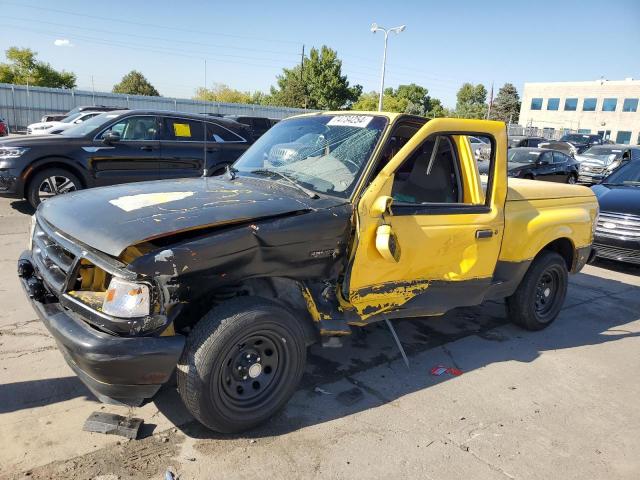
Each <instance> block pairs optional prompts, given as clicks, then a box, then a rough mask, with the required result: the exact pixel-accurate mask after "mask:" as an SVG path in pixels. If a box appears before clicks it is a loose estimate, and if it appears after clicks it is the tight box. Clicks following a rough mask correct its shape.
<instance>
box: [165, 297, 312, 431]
mask: <svg viewBox="0 0 640 480" xmlns="http://www.w3.org/2000/svg"><path fill="white" fill-rule="evenodd" d="M305 361H306V344H305V336H304V331H303V328H302V325H301V324H300V322H299V321H298V320H296V318H294V317H293V315H292V314H291V313H290V312H289V311H288V310H287V309H285V308H283V307H282V306H280V305H278V304H276V303H273V302H271V301H269V300H266V299H258V298H255V297H254V298H251V297H243V298H237V299H234V300H230V301H228V302H226V303H224V304H222V305H220V306H217V307H215V308H213V309H212V310H211V311H210V312H209V313H207V314H206V315H205V316H204V317H203V318H202V319H201V320H200V322H198V324H197V325H196V326H195V328H194V329H193V331H192V332H191V333H190V334H189V337H188V338H187V344H186V347H185V350H184V352H183V354H182V357H181V358H180V361H179V363H178V367H177V381H178V391H179V393H180V397H182V401H183V402H184V404H185V406H186V407H187V409H188V410H189V412H191V414H192V415H193V416H194V417H195V418H196V419H197V420H198V421H199V422H200V423H202V424H203V425H205V426H206V427H208V428H210V429H211V430H215V431H217V432H222V433H235V432H241V431H244V430H248V429H250V428H253V427H255V426H257V425H260V424H261V423H263V422H264V421H266V420H267V419H269V418H270V417H271V416H272V415H273V414H274V413H276V412H277V411H278V410H279V409H280V408H282V407H283V406H284V405H285V403H286V402H287V401H288V400H289V398H290V397H291V395H293V393H294V392H295V389H296V387H297V385H298V383H299V381H300V378H301V376H302V372H303V370H304V365H305Z"/></svg>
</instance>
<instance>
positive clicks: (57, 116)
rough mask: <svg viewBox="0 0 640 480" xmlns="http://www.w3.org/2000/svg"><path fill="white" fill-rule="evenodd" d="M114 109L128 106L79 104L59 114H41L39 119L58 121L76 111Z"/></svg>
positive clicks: (124, 108)
mask: <svg viewBox="0 0 640 480" xmlns="http://www.w3.org/2000/svg"><path fill="white" fill-rule="evenodd" d="M115 110H128V108H126V107H109V106H107V105H81V106H79V107H75V108H73V109H71V110H69V111H68V112H67V113H61V114H54V113H50V114H47V115H43V116H42V119H40V121H41V122H43V123H44V122H59V121H61V120H63V119H65V118H66V117H68V116H69V115H73V114H74V113H78V112H85V111H91V112H112V111H115Z"/></svg>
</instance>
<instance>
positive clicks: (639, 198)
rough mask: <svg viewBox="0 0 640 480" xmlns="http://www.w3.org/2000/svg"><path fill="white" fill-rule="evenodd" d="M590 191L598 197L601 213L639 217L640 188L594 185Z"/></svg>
mask: <svg viewBox="0 0 640 480" xmlns="http://www.w3.org/2000/svg"><path fill="white" fill-rule="evenodd" d="M591 189H592V190H593V193H595V194H596V197H598V203H599V204H600V211H601V212H615V213H626V214H631V215H640V186H631V185H595V186H593V187H591Z"/></svg>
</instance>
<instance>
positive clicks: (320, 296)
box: [18, 112, 598, 432]
mask: <svg viewBox="0 0 640 480" xmlns="http://www.w3.org/2000/svg"><path fill="white" fill-rule="evenodd" d="M471 136H473V137H477V138H482V139H483V140H485V141H486V142H487V144H488V145H490V146H491V153H490V155H489V160H488V161H489V168H488V170H487V174H483V175H481V174H480V173H479V171H478V165H477V161H476V157H475V155H474V152H473V151H472V148H471V146H470V142H469V137H471ZM506 154H507V135H506V128H505V125H504V124H503V123H501V122H493V121H483V120H463V119H435V120H427V119H425V118H422V117H417V116H410V115H402V114H387V113H380V112H335V113H331V112H323V113H313V114H308V115H303V116H299V117H294V118H291V119H287V120H284V121H281V122H280V123H278V124H277V125H276V126H274V127H273V128H272V129H270V130H269V131H268V132H267V133H266V134H265V135H263V136H262V137H261V138H260V139H259V140H258V141H257V142H256V143H255V144H254V145H253V146H252V147H251V148H250V149H249V150H248V151H247V152H245V154H244V155H243V156H242V157H241V158H240V159H239V160H238V161H237V162H236V163H235V164H234V166H233V168H231V169H229V171H228V172H227V174H226V175H223V176H220V177H215V178H213V177H205V178H198V179H193V178H192V179H178V180H170V181H169V180H167V181H156V182H143V183H137V184H134V185H119V186H114V187H105V188H99V189H94V190H92V191H91V192H90V193H88V194H87V193H84V192H75V193H71V194H67V195H65V196H62V197H60V198H55V199H53V200H49V201H47V202H44V203H43V204H42V205H41V206H40V207H39V208H38V211H37V212H36V215H35V217H34V222H33V234H32V242H33V245H32V248H31V249H30V250H28V251H26V252H25V253H24V254H23V255H22V257H21V259H20V261H19V265H18V270H19V275H20V277H21V280H22V283H23V285H24V287H25V290H26V292H27V294H28V296H29V297H30V299H31V302H32V304H33V306H34V308H35V310H36V311H37V312H38V314H39V316H40V318H41V319H42V320H43V322H44V323H45V325H46V326H47V327H48V329H49V331H50V332H51V334H52V335H53V336H54V337H55V338H56V340H57V341H58V344H59V346H60V350H61V351H62V353H63V355H64V356H65V357H66V359H67V361H68V363H69V364H70V366H71V367H72V368H73V369H74V371H75V372H76V373H77V374H78V375H79V376H80V378H81V379H82V380H83V381H84V383H85V384H87V386H88V387H89V388H90V389H91V390H92V391H93V392H94V393H95V394H96V395H97V396H98V398H100V399H101V400H104V401H117V402H121V403H126V404H139V403H140V402H142V401H143V400H144V399H145V398H149V397H151V396H153V395H154V394H155V393H156V392H157V390H158V389H159V388H160V386H161V385H162V384H164V383H166V382H167V381H168V380H169V378H170V376H171V374H172V373H173V372H174V371H175V372H176V373H177V380H178V391H179V393H180V395H181V397H182V399H183V401H184V403H185V405H186V406H187V408H188V409H189V411H190V412H191V413H192V414H193V415H194V416H195V418H197V419H198V420H199V421H200V422H201V423H203V424H204V425H206V426H207V427H209V428H211V429H213V430H216V431H221V432H237V431H242V430H246V429H248V428H252V427H254V426H256V425H258V424H260V423H262V422H263V421H265V420H266V419H268V418H269V417H270V416H271V415H273V414H274V413H275V412H276V411H277V410H278V409H279V408H281V407H282V406H283V405H284V404H285V403H286V401H287V400H288V398H289V397H290V396H291V395H292V394H293V392H294V391H295V388H296V386H297V383H298V381H299V379H300V377H301V375H302V372H303V369H304V364H305V357H306V347H307V346H308V345H310V344H312V343H314V342H318V341H319V342H323V343H328V342H329V341H330V340H331V339H335V338H339V337H341V336H345V335H349V334H351V333H352V331H353V329H354V328H358V327H361V326H364V325H367V324H370V323H372V322H377V321H381V320H389V319H394V318H402V317H429V316H435V315H442V314H443V313H445V312H447V311H448V310H450V309H452V308H454V307H461V306H469V305H477V304H480V303H482V302H483V301H484V300H486V299H495V298H505V299H506V307H507V315H508V316H509V318H510V319H511V320H512V321H513V322H514V323H516V324H518V325H520V326H522V327H523V328H526V329H529V330H539V329H542V328H545V327H546V326H548V325H549V324H550V323H551V322H553V321H554V320H555V319H556V317H557V316H558V313H559V312H560V309H561V307H562V304H563V302H564V298H565V295H566V291H567V282H568V280H567V278H568V273H575V272H578V271H579V270H580V269H581V268H582V267H583V266H584V264H585V263H586V262H587V260H588V258H589V256H590V254H591V243H592V240H593V228H594V225H595V221H596V218H597V214H598V207H597V202H596V200H595V197H594V195H593V193H592V192H591V190H590V189H588V188H585V187H581V186H574V185H556V184H553V185H550V184H546V183H542V182H534V181H529V180H517V179H509V181H508V182H507V166H506V163H507V162H506Z"/></svg>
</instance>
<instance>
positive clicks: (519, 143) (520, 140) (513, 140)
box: [509, 135, 546, 148]
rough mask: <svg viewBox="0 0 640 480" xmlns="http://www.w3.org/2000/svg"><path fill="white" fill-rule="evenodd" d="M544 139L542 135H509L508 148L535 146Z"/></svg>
mask: <svg viewBox="0 0 640 480" xmlns="http://www.w3.org/2000/svg"><path fill="white" fill-rule="evenodd" d="M545 141H546V140H545V139H544V138H542V137H529V136H525V135H511V136H510V137H509V148H517V147H537V146H538V145H539V144H540V142H545Z"/></svg>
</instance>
